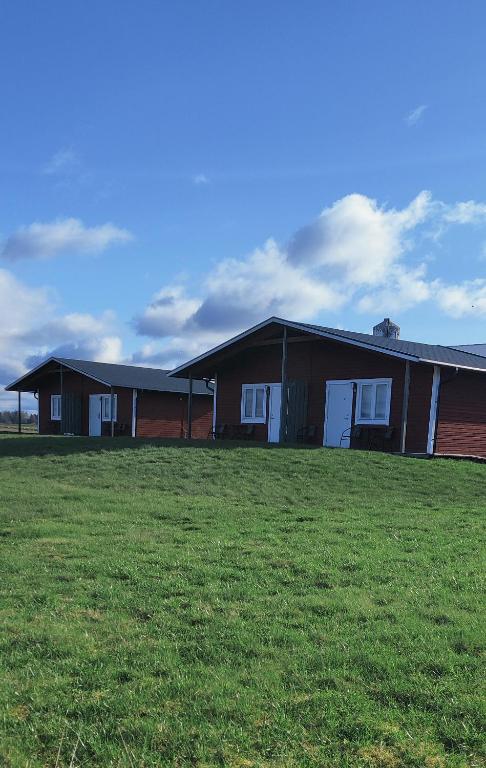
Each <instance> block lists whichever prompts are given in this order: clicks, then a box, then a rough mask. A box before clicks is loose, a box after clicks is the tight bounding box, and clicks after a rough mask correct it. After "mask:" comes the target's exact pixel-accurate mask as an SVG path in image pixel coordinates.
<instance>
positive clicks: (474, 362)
mask: <svg viewBox="0 0 486 768" xmlns="http://www.w3.org/2000/svg"><path fill="white" fill-rule="evenodd" d="M284 322H285V321H284ZM298 325H299V326H301V327H306V328H309V329H311V330H316V331H322V332H324V333H329V334H332V335H333V336H339V337H341V338H342V339H343V340H347V341H351V342H353V341H355V342H361V343H363V344H367V345H369V346H373V347H376V348H377V350H378V351H381V350H383V351H387V352H398V353H401V354H403V355H407V356H410V357H415V358H417V359H418V360H419V361H421V362H427V363H435V364H442V365H452V366H457V367H458V368H479V369H481V370H486V359H484V354H483V355H480V354H477V353H476V352H473V351H472V350H471V351H470V352H466V351H465V350H464V349H463V348H462V349H460V348H458V347H445V346H442V345H441V344H423V343H422V342H419V341H406V340H405V339H388V338H386V337H383V336H373V335H372V334H370V333H355V332H354V331H342V330H339V329H337V328H326V327H325V326H323V325H313V324H311V323H298ZM482 358H483V359H482Z"/></svg>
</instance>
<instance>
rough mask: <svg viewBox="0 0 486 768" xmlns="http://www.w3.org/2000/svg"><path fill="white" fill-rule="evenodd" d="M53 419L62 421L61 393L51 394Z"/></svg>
mask: <svg viewBox="0 0 486 768" xmlns="http://www.w3.org/2000/svg"><path fill="white" fill-rule="evenodd" d="M51 421H61V395H51Z"/></svg>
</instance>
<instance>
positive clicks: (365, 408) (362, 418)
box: [355, 379, 391, 425]
mask: <svg viewBox="0 0 486 768" xmlns="http://www.w3.org/2000/svg"><path fill="white" fill-rule="evenodd" d="M357 384H358V391H357V398H356V418H355V422H356V424H385V425H388V422H389V418H390V400H391V379H366V380H363V381H358V382H357Z"/></svg>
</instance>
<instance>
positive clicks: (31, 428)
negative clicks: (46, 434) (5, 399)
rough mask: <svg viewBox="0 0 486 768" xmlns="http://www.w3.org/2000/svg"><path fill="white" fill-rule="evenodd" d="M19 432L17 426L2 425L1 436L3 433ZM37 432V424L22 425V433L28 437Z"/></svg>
mask: <svg viewBox="0 0 486 768" xmlns="http://www.w3.org/2000/svg"><path fill="white" fill-rule="evenodd" d="M18 431H19V428H18V425H17V424H2V423H0V435H1V434H2V433H9V434H10V433H12V432H14V433H17V432H18ZM36 432H37V424H22V433H23V434H27V435H29V434H30V435H33V434H35V433H36Z"/></svg>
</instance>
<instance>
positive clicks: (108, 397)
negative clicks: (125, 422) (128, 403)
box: [101, 395, 118, 422]
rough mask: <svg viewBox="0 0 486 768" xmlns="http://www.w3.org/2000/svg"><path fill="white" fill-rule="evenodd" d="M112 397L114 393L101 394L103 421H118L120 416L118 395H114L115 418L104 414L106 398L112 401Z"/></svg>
mask: <svg viewBox="0 0 486 768" xmlns="http://www.w3.org/2000/svg"><path fill="white" fill-rule="evenodd" d="M111 398H112V395H101V421H104V422H107V421H108V422H111V421H116V420H117V418H118V396H117V395H113V411H114V413H113V418H110V417H109V416H108V417H106V416H105V414H104V402H105V401H106V400H108V401H110V400H111ZM109 410H111V403H110V409H109Z"/></svg>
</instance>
